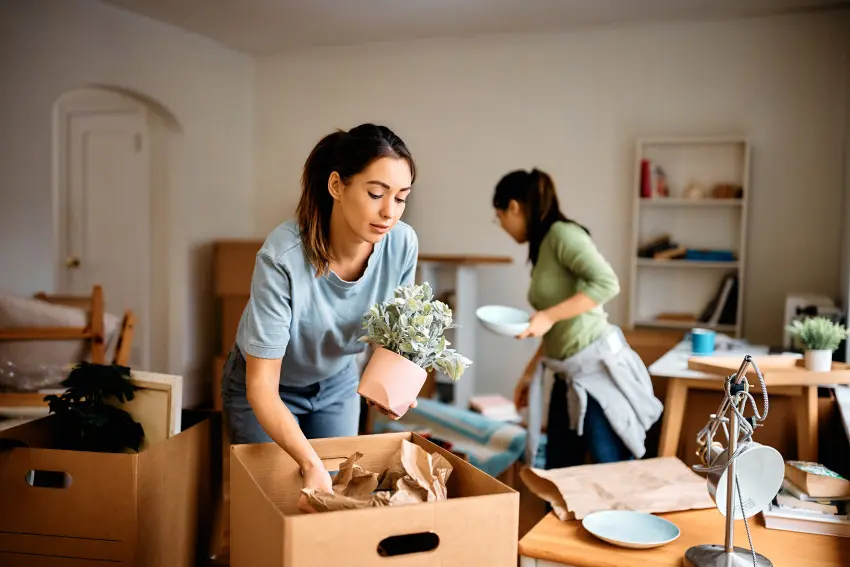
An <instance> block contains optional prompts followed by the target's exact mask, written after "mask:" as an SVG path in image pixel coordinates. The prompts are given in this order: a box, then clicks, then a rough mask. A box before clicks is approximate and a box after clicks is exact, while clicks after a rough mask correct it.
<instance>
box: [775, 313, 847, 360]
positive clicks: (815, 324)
mask: <svg viewBox="0 0 850 567" xmlns="http://www.w3.org/2000/svg"><path fill="white" fill-rule="evenodd" d="M786 329H787V330H788V332H789V333H790V334H791V336H793V337H794V339H795V340H796V342H797V344H799V345H801V347H802V348H803V350H804V353H803V357H804V360H805V365H806V369H807V370H811V371H813V372H829V371H830V370H832V353H833V352H834V351H835V349H837V348H838V346H839V345H840V344H841V341H842V340H844V339H845V338H846V337H847V336H848V331H847V329H846V328H845V327H844V325H841V324H839V323H834V322H833V321H830V320H829V319H827V318H826V317H807V318H805V319H803V320H799V319H798V320H796V321H794V322H793V323H791V324H790V325H788V326H787V327H786Z"/></svg>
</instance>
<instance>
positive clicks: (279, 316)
mask: <svg viewBox="0 0 850 567" xmlns="http://www.w3.org/2000/svg"><path fill="white" fill-rule="evenodd" d="M415 175H416V168H415V165H414V162H413V158H412V157H411V154H410V151H409V150H408V148H407V146H405V144H404V142H403V141H402V140H401V139H400V138H399V137H398V136H396V135H395V134H394V133H393V132H392V131H391V130H389V129H388V128H386V127H383V126H376V125H373V124H363V125H360V126H357V127H356V128H353V129H351V130H349V131H348V132H344V131H338V132H335V133H333V134H329V135H328V136H326V137H325V138H323V139H322V140H321V141H320V142H319V143H318V144H317V145H316V147H315V148H314V149H313V151H312V152H311V154H310V156H309V157H308V158H307V161H306V163H305V164H304V171H303V175H302V179H301V184H302V194H301V200H300V202H299V203H298V209H297V218H296V219H294V220H288V221H286V222H284V223H283V224H281V225H280V226H278V227H277V228H276V229H274V230H273V231H272V232H271V234H269V236H268V237H267V238H266V240H265V242H264V243H263V246H262V247H261V249H260V251H259V252H258V253H257V257H256V263H255V265H254V274H253V277H252V279H251V297H250V299H249V301H248V304H247V306H246V307H245V310H244V312H243V313H242V318H241V320H240V322H239V328H238V331H237V336H236V344H235V345H234V346H233V349H232V350H231V352H230V356H229V357H228V360H227V362H226V364H225V367H224V376H223V381H222V399H223V402H224V412H225V417H226V420H227V423H228V429H229V433H230V440H231V442H232V443H261V442H270V441H274V442H276V443H277V444H278V445H280V446H281V447H282V448H283V449H284V450H285V451H286V452H287V453H288V454H289V455H290V456H291V457H292V458H293V459H294V460H295V461H296V462H297V463H298V464H299V465H300V467H301V471H302V474H303V476H304V487H305V488H314V489H317V490H323V491H327V492H330V491H331V479H330V476H329V474H328V472H327V471H326V470H325V468H324V467H323V465H322V462H321V460H319V458H318V457H317V455H316V452H315V451H314V450H313V448H312V446H311V445H310V444H309V443H308V441H307V439H312V438H319V437H342V436H352V435H357V431H358V422H359V415H360V397H359V396H358V395H357V385H358V381H359V379H360V375H359V372H358V368H357V365H356V364H355V357H356V356H357V354H358V353H361V352H362V351H363V350H364V348H365V345H364V344H363V343H360V342H358V341H357V339H358V338H359V337H360V335H361V334H362V332H361V329H362V328H361V323H362V321H363V314H364V313H366V312H367V311H368V309H369V307H370V306H371V305H372V304H374V303H376V302H380V301H384V300H386V299H388V298H390V297H391V296H392V294H393V290H394V289H395V288H396V287H398V286H399V285H404V284H408V283H411V282H412V281H413V279H414V275H415V271H416V258H417V254H418V243H417V239H416V234H415V233H414V231H413V229H412V228H411V227H410V226H408V225H406V224H404V223H403V222H401V221H400V220H399V219H400V218H401V215H402V213H403V212H404V208H405V203H406V200H407V198H408V196H409V195H410V191H411V185H412V184H413V180H414V178H415ZM303 502H304V501H303V499H302V504H303Z"/></svg>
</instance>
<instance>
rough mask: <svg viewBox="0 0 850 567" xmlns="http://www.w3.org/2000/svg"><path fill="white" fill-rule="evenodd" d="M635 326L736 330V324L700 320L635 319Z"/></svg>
mask: <svg viewBox="0 0 850 567" xmlns="http://www.w3.org/2000/svg"><path fill="white" fill-rule="evenodd" d="M635 327H653V328H656V329H694V328H700V329H713V330H715V331H721V332H734V331H735V329H736V327H735V325H711V324H709V323H701V322H699V321H654V320H647V321H635Z"/></svg>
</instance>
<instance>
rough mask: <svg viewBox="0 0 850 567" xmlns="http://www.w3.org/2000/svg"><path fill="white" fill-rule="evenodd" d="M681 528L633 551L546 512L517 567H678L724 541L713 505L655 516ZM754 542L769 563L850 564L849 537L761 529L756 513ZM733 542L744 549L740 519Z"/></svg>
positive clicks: (790, 566) (523, 544)
mask: <svg viewBox="0 0 850 567" xmlns="http://www.w3.org/2000/svg"><path fill="white" fill-rule="evenodd" d="M660 516H661V517H663V518H666V519H668V520H670V521H671V522H673V523H674V524H676V525H677V526H678V527H679V529H680V530H681V531H682V534H681V535H680V536H679V539H677V540H676V541H673V542H671V543H668V544H667V545H664V546H661V547H656V548H654V549H643V550H632V549H625V548H621V547H617V546H614V545H610V544H608V543H605V542H604V541H602V540H599V539H597V538H596V537H594V536H593V535H591V534H590V533H588V532H587V531H586V530H585V529H584V528H583V527H582V525H581V522H580V521H571V522H562V521H560V520H559V519H558V518H557V517H556V516H555V515H554V514H552V513H549V514H548V515H547V516H546V517H545V518H543V520H541V521H540V523H538V524H537V525H536V526H535V527H534V528H533V529H532V530H531V531H530V532H528V534H526V535H525V537H523V538H522V539H521V540H520V542H519V553H520V565H521V567H561V566H564V565H568V566H570V567H681V565H682V560H683V558H684V556H685V551H687V549H688V548H690V547H692V546H694V545H701V544H707V543H717V544H723V541H724V531H725V523H724V520H723V516H721V515H720V513H719V512H718V511H717V510H716V509H713V508H712V509H708V510H695V511H689V512H675V513H672V514H660ZM748 522H749V524H750V532H751V533H752V536H753V546H754V547H755V550H756V552H758V553H761V554H762V555H764V556H765V557H767V558H768V559H770V560H771V561H772V562H773V565H774V567H833V566H834V567H841V566H846V565H847V564H848V562H850V559H848V558H850V538H837V537H829V536H822V535H811V534H801V533H796V532H788V531H782V530H769V529H767V528H765V527H764V524H763V523H762V520H761V516H756V517H754V518H750V519H749V520H748ZM735 545H736V546H737V547H743V548H748V543H747V533H746V531H745V529H744V523H743V522H737V526H736V527H735Z"/></svg>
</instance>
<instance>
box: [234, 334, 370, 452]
mask: <svg viewBox="0 0 850 567" xmlns="http://www.w3.org/2000/svg"><path fill="white" fill-rule="evenodd" d="M244 365H245V361H244V358H242V356H241V354H240V353H239V352H238V351H235V349H234V352H233V353H231V355H230V358H228V361H227V364H225V368H224V376H223V377H222V388H221V389H222V392H221V395H222V401H223V403H224V419H225V423H226V424H227V428H228V434H229V435H230V442H231V443H233V444H241V443H270V442H271V441H272V438H271V437H269V435H268V434H267V433H266V432H265V430H263V427H262V426H261V425H260V422H259V421H257V416H256V415H255V414H254V410H253V408H251V404H250V403H248V397H247V390H246V388H245V378H244V376H245V369H244ZM359 382H360V374H359V373H358V372H357V368H356V366H355V365H354V364H352V365H351V366H350V367H349V368H348V369H346V370H345V371H343V372H341V373H340V374H338V375H336V376H331V377H330V378H327V379H325V380H322V381H321V382H317V383H315V384H311V385H309V386H284V385H280V386H279V388H278V394H279V395H280V399H281V400H282V401H283V403H285V404H286V407H287V408H289V411H290V412H292V415H293V416H295V419H296V421H297V422H298V425H299V427H300V428H301V431H302V432H303V433H304V436H305V437H306V438H307V439H321V438H326V437H353V436H355V435H357V432H358V424H359V422H360V400H361V398H360V396H359V395H358V394H357V385H358V384H359Z"/></svg>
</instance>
